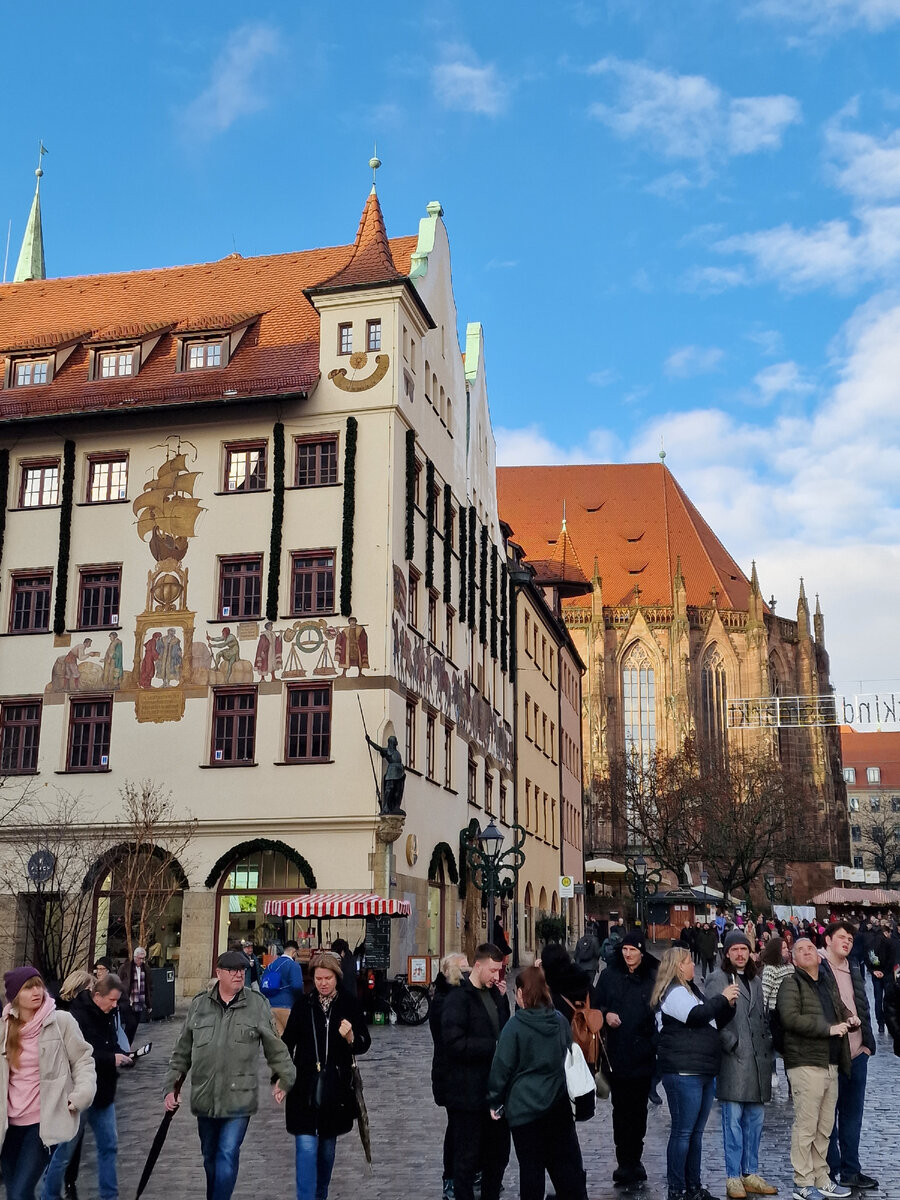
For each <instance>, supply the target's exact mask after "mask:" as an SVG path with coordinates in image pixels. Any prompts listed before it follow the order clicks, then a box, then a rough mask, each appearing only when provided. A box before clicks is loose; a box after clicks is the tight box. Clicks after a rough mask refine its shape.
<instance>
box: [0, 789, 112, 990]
mask: <svg viewBox="0 0 900 1200" xmlns="http://www.w3.org/2000/svg"><path fill="white" fill-rule="evenodd" d="M86 816H87V814H86V812H85V806H84V802H83V800H82V799H81V798H80V797H76V796H73V795H71V794H70V793H69V792H65V791H61V790H58V789H55V788H54V789H47V790H45V789H43V788H42V789H40V790H37V789H33V790H32V791H31V792H30V793H29V794H28V795H27V796H25V797H24V798H23V799H22V801H21V802H20V803H18V804H17V805H16V806H15V812H14V818H15V823H14V824H12V823H11V822H10V821H9V820H7V821H6V822H5V824H4V836H3V845H2V858H0V864H2V865H0V887H2V889H3V890H4V891H5V892H6V893H7V894H8V895H10V896H12V897H14V898H15V906H14V910H13V911H11V912H10V913H9V917H10V919H11V921H12V923H13V925H14V929H13V930H12V932H13V935H14V936H15V938H16V941H17V942H18V946H19V949H20V952H22V953H24V954H26V955H28V956H29V957H30V959H31V960H32V961H33V962H34V964H35V966H37V967H38V968H39V969H40V970H41V972H42V973H43V974H44V975H45V976H46V978H47V979H50V980H63V979H65V977H66V975H68V974H69V972H70V971H72V970H74V969H75V967H78V966H83V965H84V962H85V959H86V957H87V953H88V939H89V935H90V925H91V915H92V907H93V890H92V888H91V885H90V881H91V871H92V868H93V867H94V865H95V863H96V862H97V859H98V857H99V856H100V855H101V854H102V853H103V852H104V850H105V849H106V847H107V845H108V840H107V834H106V830H105V828H104V827H103V826H102V824H97V823H90V822H89V821H87V820H86Z"/></svg>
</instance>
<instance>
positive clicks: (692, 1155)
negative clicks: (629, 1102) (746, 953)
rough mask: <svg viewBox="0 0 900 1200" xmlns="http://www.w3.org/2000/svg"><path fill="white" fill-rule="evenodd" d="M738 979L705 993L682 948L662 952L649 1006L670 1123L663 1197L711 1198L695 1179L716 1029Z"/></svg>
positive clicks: (718, 1047)
mask: <svg viewBox="0 0 900 1200" xmlns="http://www.w3.org/2000/svg"><path fill="white" fill-rule="evenodd" d="M737 997H738V985H737V984H736V983H731V984H729V985H728V986H727V987H726V988H724V989H723V991H722V993H721V995H718V996H710V997H709V998H707V997H706V996H704V994H703V992H702V991H701V990H700V988H699V987H698V985H697V984H696V983H695V981H694V960H693V959H692V958H691V955H690V953H689V951H687V950H679V949H675V950H667V951H666V952H665V954H663V956H662V961H661V962H660V965H659V971H658V972H657V976H656V983H655V984H654V986H653V992H652V993H651V996H650V1006H651V1008H654V1009H656V1026H657V1029H658V1030H659V1043H658V1046H657V1071H658V1072H659V1073H660V1074H661V1075H662V1085H663V1087H664V1088H665V1090H666V1097H667V1099H668V1101H669V1112H670V1114H671V1117H672V1127H671V1130H670V1131H669V1144H668V1146H667V1148H666V1178H667V1183H668V1189H669V1192H668V1200H714V1198H713V1197H712V1196H710V1193H709V1192H708V1191H707V1190H706V1188H705V1187H704V1186H703V1184H702V1182H701V1180H700V1162H701V1151H702V1146H703V1130H704V1129H705V1128H706V1122H707V1120H708V1118H709V1113H710V1109H711V1108H712V1104H713V1100H714V1099H715V1091H716V1075H718V1073H719V1068H720V1066H721V1063H722V1044H721V1041H720V1040H719V1030H720V1029H723V1028H724V1027H725V1026H726V1025H727V1024H728V1022H729V1021H731V1020H733V1018H734V1013H735V1003H736V1002H737Z"/></svg>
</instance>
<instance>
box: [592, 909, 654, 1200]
mask: <svg viewBox="0 0 900 1200" xmlns="http://www.w3.org/2000/svg"><path fill="white" fill-rule="evenodd" d="M658 966H659V964H658V962H657V960H656V959H655V958H653V957H652V955H649V954H647V952H646V949H645V947H644V940H643V938H642V937H641V935H640V934H639V933H636V932H632V933H628V934H626V935H625V938H624V939H623V941H622V943H621V945H620V946H618V947H616V950H615V951H614V952H613V956H612V960H611V962H610V963H609V966H608V967H607V968H606V970H605V971H602V972H601V973H600V978H599V979H598V980H597V985H596V987H595V988H594V990H593V992H592V994H591V1007H592V1008H599V1009H600V1011H601V1012H602V1013H603V1017H604V1020H605V1022H606V1052H607V1055H608V1056H609V1066H610V1070H611V1073H612V1074H611V1078H610V1081H609V1082H610V1096H611V1099H612V1118H613V1140H614V1141H615V1144H616V1161H617V1163H618V1166H617V1167H616V1169H615V1171H613V1182H614V1183H642V1182H643V1181H644V1180H645V1179H646V1178H647V1172H646V1171H645V1170H644V1166H643V1164H642V1162H641V1158H642V1157H643V1153H644V1135H645V1133H646V1132H647V1099H648V1097H649V1095H650V1086H651V1082H652V1079H653V1071H654V1068H655V1066H656V1045H655V1043H656V1021H655V1017H654V1014H653V1009H652V1008H651V1007H650V993H651V992H652V991H653V984H654V981H655V980H656V970H657V967H658Z"/></svg>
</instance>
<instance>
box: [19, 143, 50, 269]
mask: <svg viewBox="0 0 900 1200" xmlns="http://www.w3.org/2000/svg"><path fill="white" fill-rule="evenodd" d="M46 153H47V150H46V147H45V146H44V143H43V142H41V143H40V150H39V151H38V165H37V170H36V171H35V175H36V177H37V183H36V184H35V188H34V199H33V200H32V202H31V211H30V212H29V214H28V222H27V224H26V225H25V236H24V237H23V238H22V248H21V250H20V251H19V258H18V261H17V262H16V273H15V275H13V283H25V282H27V281H28V280H29V279H46V278H47V268H46V266H45V264H44V233H43V230H42V228H41V177H42V176H43V174H44V171H43V168H42V167H41V159H42V158H43V157H44V155H45V154H46Z"/></svg>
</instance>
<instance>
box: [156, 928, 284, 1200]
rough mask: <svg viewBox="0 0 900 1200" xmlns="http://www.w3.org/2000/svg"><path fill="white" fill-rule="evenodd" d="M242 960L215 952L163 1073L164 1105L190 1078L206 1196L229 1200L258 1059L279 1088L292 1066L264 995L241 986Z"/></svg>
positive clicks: (252, 1107) (169, 1105)
mask: <svg viewBox="0 0 900 1200" xmlns="http://www.w3.org/2000/svg"><path fill="white" fill-rule="evenodd" d="M246 969H247V959H246V958H245V957H244V955H243V954H241V953H240V951H238V950H228V951H227V952H226V953H225V954H220V955H219V957H218V960H217V962H216V982H215V983H213V984H211V985H210V987H209V988H208V989H207V990H206V991H205V992H201V993H200V994H199V995H198V996H195V997H194V999H193V1000H192V1001H191V1007H190V1010H189V1012H188V1015H187V1020H186V1021H185V1023H184V1026H183V1028H182V1030H181V1033H180V1034H179V1037H178V1041H177V1042H176V1043H175V1049H174V1050H173V1051H172V1057H171V1058H170V1059H169V1071H168V1074H167V1075H166V1083H165V1088H166V1101H165V1105H166V1109H167V1110H168V1111H169V1112H174V1110H175V1109H176V1108H177V1107H178V1103H179V1101H178V1094H177V1092H176V1088H178V1087H180V1085H181V1083H182V1081H183V1080H184V1078H185V1076H186V1075H187V1073H188V1071H192V1072H193V1074H192V1075H191V1112H192V1113H194V1115H195V1116H196V1118H197V1128H198V1131H199V1134H200V1147H201V1150H202V1152H203V1169H204V1170H205V1172H206V1195H207V1200H231V1195H232V1193H233V1192H234V1188H235V1184H236V1183H237V1175H238V1167H239V1161H238V1160H239V1156H240V1152H241V1143H242V1142H243V1140H244V1134H245V1133H246V1132H247V1126H248V1125H249V1123H250V1117H251V1116H252V1115H253V1113H255V1112H256V1108H257V1102H258V1095H257V1093H258V1087H257V1069H258V1068H257V1063H258V1059H259V1047H260V1044H262V1048H263V1053H264V1054H265V1056H266V1062H267V1063H268V1064H269V1066H270V1067H271V1069H272V1073H273V1075H276V1076H277V1077H278V1085H279V1086H280V1088H281V1090H282V1091H283V1092H289V1091H290V1090H291V1088H292V1087H293V1085H294V1080H295V1078H296V1071H295V1069H294V1064H293V1063H292V1062H291V1057H290V1054H289V1053H288V1050H287V1047H286V1046H285V1044H284V1042H282V1040H281V1039H280V1038H279V1036H278V1034H277V1033H276V1031H275V1022H274V1020H273V1018H272V1009H271V1007H270V1005H269V1002H268V1001H267V1000H266V999H265V997H263V996H261V995H259V993H257V992H252V991H250V989H249V988H246V987H244V972H245V971H246Z"/></svg>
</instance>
